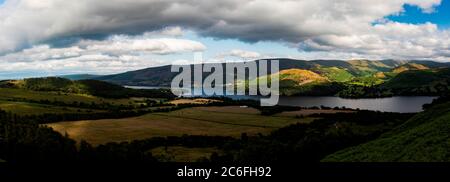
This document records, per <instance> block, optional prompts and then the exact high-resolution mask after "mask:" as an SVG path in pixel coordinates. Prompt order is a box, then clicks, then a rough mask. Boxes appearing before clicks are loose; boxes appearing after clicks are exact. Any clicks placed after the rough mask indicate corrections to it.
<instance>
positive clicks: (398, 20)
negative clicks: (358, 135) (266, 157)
mask: <svg viewBox="0 0 450 182" xmlns="http://www.w3.org/2000/svg"><path fill="white" fill-rule="evenodd" d="M449 1H450V0H335V1H329V0H258V1H252V0H215V1H210V0H189V1H185V0H164V1H163V0H127V1H123V0H77V1H75V0H73V1H67V0H6V1H5V0H0V79H15V78H23V77H35V76H54V75H65V74H86V73H87V74H114V73H121V72H125V71H131V70H137V69H143V68H147V67H153V66H161V65H169V64H188V63H191V62H192V61H191V60H193V54H194V53H195V52H201V53H203V58H204V60H205V61H206V62H225V61H241V60H254V59H264V58H281V57H285V58H295V59H304V60H313V59H342V60H351V59H370V60H379V59H400V60H412V59H414V60H435V61H442V62H449V61H450V48H449V47H450V2H449Z"/></svg>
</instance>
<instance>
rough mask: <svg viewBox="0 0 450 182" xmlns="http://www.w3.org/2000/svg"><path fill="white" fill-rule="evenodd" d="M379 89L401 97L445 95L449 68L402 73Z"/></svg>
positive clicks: (449, 80)
mask: <svg viewBox="0 0 450 182" xmlns="http://www.w3.org/2000/svg"><path fill="white" fill-rule="evenodd" d="M381 88H382V89H390V90H393V92H396V93H399V94H401V95H417V94H419V95H421V94H424V95H427V94H430V93H435V94H439V93H445V92H448V91H449V90H450V68H440V69H425V70H410V71H403V72H401V73H399V74H398V75H397V76H395V77H394V78H392V79H390V80H388V81H387V82H386V83H384V84H383V85H382V86H381Z"/></svg>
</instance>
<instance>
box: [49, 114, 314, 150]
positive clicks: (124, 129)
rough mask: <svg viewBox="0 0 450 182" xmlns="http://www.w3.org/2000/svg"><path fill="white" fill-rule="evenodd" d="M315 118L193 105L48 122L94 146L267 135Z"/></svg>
mask: <svg viewBox="0 0 450 182" xmlns="http://www.w3.org/2000/svg"><path fill="white" fill-rule="evenodd" d="M313 119H314V118H311V117H302V118H298V117H296V116H294V115H276V116H263V115H261V114H260V113H259V111H258V110H256V109H253V108H246V107H239V106H227V107H194V108H188V109H182V110H178V111H172V112H167V113H152V114H147V115H143V116H140V117H133V118H125V119H104V120H95V121H92V120H91V121H89V120H88V121H75V122H59V123H53V124H48V125H47V126H49V127H51V128H53V129H54V130H56V131H58V132H60V133H63V134H64V133H67V134H68V135H69V136H70V137H71V138H73V139H75V140H77V141H80V140H86V141H87V142H89V143H92V144H94V145H98V144H104V143H107V142H122V141H131V140H137V139H147V138H151V137H165V136H182V135H184V134H188V135H208V136H232V137H240V136H241V134H242V133H247V134H248V135H257V134H258V133H261V134H267V133H269V132H271V131H273V130H275V129H278V128H281V127H284V126H288V125H291V124H295V123H300V122H303V123H308V122H311V121H312V120H313Z"/></svg>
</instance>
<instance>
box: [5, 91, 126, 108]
mask: <svg viewBox="0 0 450 182" xmlns="http://www.w3.org/2000/svg"><path fill="white" fill-rule="evenodd" d="M7 99H29V100H33V101H40V100H49V101H62V102H66V103H72V102H74V101H76V102H84V103H92V102H94V103H97V104H101V103H111V104H114V105H120V104H124V105H126V104H132V103H133V102H132V100H130V99H105V98H100V97H95V96H90V95H82V94H68V93H59V92H38V91H31V90H25V89H12V88H0V100H7Z"/></svg>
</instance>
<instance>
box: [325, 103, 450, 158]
mask: <svg viewBox="0 0 450 182" xmlns="http://www.w3.org/2000/svg"><path fill="white" fill-rule="evenodd" d="M449 121H450V102H446V103H441V104H436V105H434V106H432V107H431V108H428V109H426V111H424V112H422V113H419V114H417V115H416V116H414V117H413V118H411V119H410V120H408V121H407V122H406V123H404V124H403V125H401V126H399V127H398V128H396V129H394V130H392V131H390V132H388V133H386V134H384V135H382V136H381V137H380V138H378V139H376V140H373V141H370V142H368V143H365V144H362V145H359V146H356V147H352V148H348V149H344V150H341V151H339V152H336V153H334V154H332V155H329V156H328V157H326V158H325V159H323V161H325V162H420V161H423V162H444V161H445V162H448V161H450V151H449V150H448V149H449V148H450V122H449Z"/></svg>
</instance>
